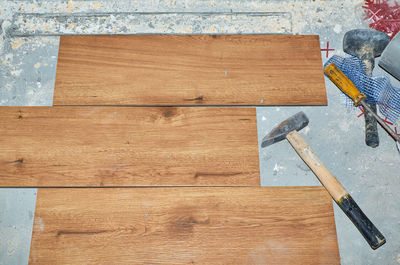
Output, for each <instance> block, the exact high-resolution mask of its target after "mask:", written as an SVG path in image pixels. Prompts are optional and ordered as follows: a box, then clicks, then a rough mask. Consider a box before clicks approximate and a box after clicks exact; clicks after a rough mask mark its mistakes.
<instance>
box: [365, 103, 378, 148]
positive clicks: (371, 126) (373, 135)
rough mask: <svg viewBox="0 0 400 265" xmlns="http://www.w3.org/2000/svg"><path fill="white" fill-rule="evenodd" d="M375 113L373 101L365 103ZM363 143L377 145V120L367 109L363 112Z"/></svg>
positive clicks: (371, 145)
mask: <svg viewBox="0 0 400 265" xmlns="http://www.w3.org/2000/svg"><path fill="white" fill-rule="evenodd" d="M366 104H368V105H369V107H370V108H371V109H372V110H373V111H374V112H375V113H376V104H375V103H366ZM364 117H365V143H366V144H367V145H368V146H370V147H373V148H375V147H377V146H378V145H379V135H378V127H377V122H376V119H375V117H374V116H372V114H371V113H370V112H369V111H366V112H365V115H364Z"/></svg>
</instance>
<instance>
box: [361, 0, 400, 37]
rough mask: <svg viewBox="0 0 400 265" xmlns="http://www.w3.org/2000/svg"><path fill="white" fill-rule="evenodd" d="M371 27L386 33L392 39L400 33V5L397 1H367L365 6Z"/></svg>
mask: <svg viewBox="0 0 400 265" xmlns="http://www.w3.org/2000/svg"><path fill="white" fill-rule="evenodd" d="M363 8H364V12H365V17H364V20H367V21H369V27H370V28H373V29H376V30H379V31H382V32H385V33H386V34H388V35H389V37H390V38H391V39H392V38H393V37H394V36H395V35H396V33H397V32H399V31H400V5H399V4H398V3H397V1H395V0H393V1H389V0H366V1H365V4H364V5H363Z"/></svg>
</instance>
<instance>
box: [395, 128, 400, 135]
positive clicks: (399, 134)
mask: <svg viewBox="0 0 400 265" xmlns="http://www.w3.org/2000/svg"><path fill="white" fill-rule="evenodd" d="M394 133H395V134H397V135H400V133H398V132H397V127H394Z"/></svg>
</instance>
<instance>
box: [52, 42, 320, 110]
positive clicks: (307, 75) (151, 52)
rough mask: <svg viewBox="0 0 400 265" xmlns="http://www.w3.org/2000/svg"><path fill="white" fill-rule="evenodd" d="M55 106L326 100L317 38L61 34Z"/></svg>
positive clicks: (229, 103) (275, 102)
mask: <svg viewBox="0 0 400 265" xmlns="http://www.w3.org/2000/svg"><path fill="white" fill-rule="evenodd" d="M54 93H55V94H54V105H326V104H327V99H326V91H325V83H324V77H323V71H322V60H321V52H320V44H319V39H318V36H300V35H296V36H293V35H219V36H215V35H214V36H210V35H208V36H206V35H203V36H201V35H200V36H199V35H193V36H171V35H168V36H166V35H164V36H162V35H153V36H149V35H147V36H143V35H142V36H140V35H131V36H127V35H125V36H61V39H60V48H59V55H58V65H57V77H56V84H55V92H54Z"/></svg>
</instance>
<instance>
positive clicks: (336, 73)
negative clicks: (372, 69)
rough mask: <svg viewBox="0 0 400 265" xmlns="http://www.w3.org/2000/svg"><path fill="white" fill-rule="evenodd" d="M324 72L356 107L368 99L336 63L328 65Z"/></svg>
mask: <svg viewBox="0 0 400 265" xmlns="http://www.w3.org/2000/svg"><path fill="white" fill-rule="evenodd" d="M324 72H325V74H326V75H327V76H328V77H329V79H330V80H331V81H332V82H333V83H334V84H335V85H336V86H337V87H338V88H339V89H340V90H341V91H342V92H343V93H345V94H346V95H347V96H348V97H350V98H351V99H352V100H353V102H354V106H358V104H360V101H362V100H363V99H365V98H366V96H365V95H364V94H363V93H360V91H358V89H357V87H356V86H355V85H354V84H353V82H351V81H350V79H349V78H348V77H347V76H346V75H345V74H344V73H343V72H342V71H340V69H339V68H338V67H337V66H336V65H335V64H334V63H331V64H328V65H327V66H326V67H325V69H324Z"/></svg>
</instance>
